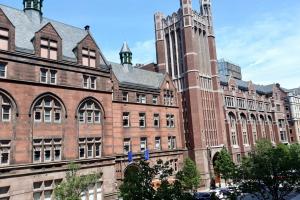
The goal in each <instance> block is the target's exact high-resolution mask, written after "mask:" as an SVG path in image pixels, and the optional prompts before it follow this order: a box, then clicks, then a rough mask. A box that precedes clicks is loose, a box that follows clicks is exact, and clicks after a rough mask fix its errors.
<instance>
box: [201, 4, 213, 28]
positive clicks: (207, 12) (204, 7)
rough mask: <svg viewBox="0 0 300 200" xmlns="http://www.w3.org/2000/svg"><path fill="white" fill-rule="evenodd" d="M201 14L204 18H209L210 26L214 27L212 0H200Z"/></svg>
mask: <svg viewBox="0 0 300 200" xmlns="http://www.w3.org/2000/svg"><path fill="white" fill-rule="evenodd" d="M200 12H201V15H202V16H204V17H206V18H207V20H208V25H209V26H211V27H212V26H213V24H212V11H211V0H200Z"/></svg>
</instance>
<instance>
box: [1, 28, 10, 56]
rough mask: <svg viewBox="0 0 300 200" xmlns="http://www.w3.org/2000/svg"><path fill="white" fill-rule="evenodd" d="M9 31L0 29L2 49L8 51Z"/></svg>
mask: <svg viewBox="0 0 300 200" xmlns="http://www.w3.org/2000/svg"><path fill="white" fill-rule="evenodd" d="M8 41H9V31H8V30H7V29H3V28H0V49H1V50H5V51H7V50H8V43H9V42H8Z"/></svg>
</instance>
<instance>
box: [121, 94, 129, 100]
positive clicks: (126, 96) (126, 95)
mask: <svg viewBox="0 0 300 200" xmlns="http://www.w3.org/2000/svg"><path fill="white" fill-rule="evenodd" d="M122 101H123V102H128V92H122Z"/></svg>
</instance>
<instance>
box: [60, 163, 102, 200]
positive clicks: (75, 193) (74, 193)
mask: <svg viewBox="0 0 300 200" xmlns="http://www.w3.org/2000/svg"><path fill="white" fill-rule="evenodd" d="M78 169H79V166H78V165H77V164H74V163H71V164H69V166H68V171H67V174H66V180H64V181H63V182H62V183H61V184H59V185H58V186H56V187H55V189H54V195H55V199H56V200H81V198H80V195H81V193H82V192H84V191H86V190H87V189H88V187H89V186H93V185H95V184H96V183H97V182H98V181H99V179H100V178H101V176H102V174H101V173H92V174H89V175H82V176H78V175H77V172H78Z"/></svg>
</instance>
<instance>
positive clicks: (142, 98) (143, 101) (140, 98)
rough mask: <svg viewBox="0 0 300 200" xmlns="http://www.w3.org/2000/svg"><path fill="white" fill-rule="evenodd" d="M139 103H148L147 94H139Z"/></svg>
mask: <svg viewBox="0 0 300 200" xmlns="http://www.w3.org/2000/svg"><path fill="white" fill-rule="evenodd" d="M136 101H137V103H143V104H145V103H146V95H144V94H137V99H136Z"/></svg>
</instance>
